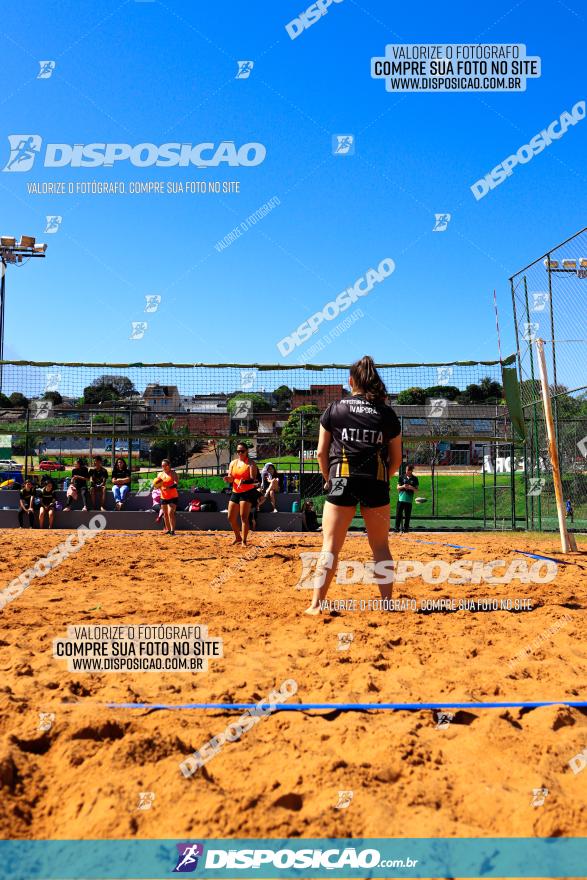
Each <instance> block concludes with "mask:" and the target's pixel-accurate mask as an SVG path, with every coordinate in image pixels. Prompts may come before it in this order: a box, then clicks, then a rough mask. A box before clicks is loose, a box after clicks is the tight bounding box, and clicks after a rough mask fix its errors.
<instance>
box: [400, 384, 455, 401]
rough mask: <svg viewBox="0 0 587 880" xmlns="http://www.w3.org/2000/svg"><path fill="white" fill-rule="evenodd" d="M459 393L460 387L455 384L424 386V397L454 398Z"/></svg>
mask: <svg viewBox="0 0 587 880" xmlns="http://www.w3.org/2000/svg"><path fill="white" fill-rule="evenodd" d="M401 393H402V394H403V392H401ZM460 393H461V389H460V388H457V386H456V385H431V386H430V387H429V388H424V394H425V395H426V397H435V398H440V397H442V398H444V399H445V400H456V399H457V397H458V396H459V394H460Z"/></svg>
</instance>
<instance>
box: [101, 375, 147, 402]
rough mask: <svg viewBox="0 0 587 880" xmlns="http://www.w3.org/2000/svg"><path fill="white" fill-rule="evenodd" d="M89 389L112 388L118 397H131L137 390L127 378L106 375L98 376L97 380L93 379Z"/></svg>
mask: <svg viewBox="0 0 587 880" xmlns="http://www.w3.org/2000/svg"><path fill="white" fill-rule="evenodd" d="M90 387H93V388H101V387H105V388H108V387H110V388H113V389H114V390H115V391H116V393H117V395H118V397H132V396H133V395H135V394H137V389H136V388H135V386H134V385H133V383H132V382H131V380H130V379H129V378H128V377H127V376H117V375H116V374H114V375H110V374H106V375H104V376H98V378H97V379H94V381H93V382H92V385H91V386H90Z"/></svg>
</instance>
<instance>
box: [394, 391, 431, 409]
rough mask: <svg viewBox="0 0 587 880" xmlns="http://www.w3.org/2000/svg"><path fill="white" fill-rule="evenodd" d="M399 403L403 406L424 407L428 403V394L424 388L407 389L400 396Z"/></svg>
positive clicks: (398, 397)
mask: <svg viewBox="0 0 587 880" xmlns="http://www.w3.org/2000/svg"><path fill="white" fill-rule="evenodd" d="M397 402H398V404H400V405H402V406H422V405H423V404H425V403H426V392H425V391H424V389H423V388H418V387H414V388H406V389H405V391H400V393H399V394H398V396H397Z"/></svg>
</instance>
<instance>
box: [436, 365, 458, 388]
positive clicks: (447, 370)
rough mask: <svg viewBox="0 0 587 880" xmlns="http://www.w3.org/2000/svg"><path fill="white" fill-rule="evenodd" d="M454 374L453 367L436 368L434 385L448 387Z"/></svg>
mask: <svg viewBox="0 0 587 880" xmlns="http://www.w3.org/2000/svg"><path fill="white" fill-rule="evenodd" d="M453 373H454V368H453V367H436V384H437V385H448V383H449V382H450V380H451V379H452V374H453Z"/></svg>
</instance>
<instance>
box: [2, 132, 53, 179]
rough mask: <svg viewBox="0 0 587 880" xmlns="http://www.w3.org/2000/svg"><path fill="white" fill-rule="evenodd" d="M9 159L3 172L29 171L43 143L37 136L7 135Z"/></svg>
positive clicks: (39, 136)
mask: <svg viewBox="0 0 587 880" xmlns="http://www.w3.org/2000/svg"><path fill="white" fill-rule="evenodd" d="M8 143H9V144H10V157H9V159H8V162H7V163H6V165H5V166H4V168H3V169H2V170H3V171H30V170H31V168H32V167H33V164H34V161H35V159H36V158H37V153H39V152H40V149H41V144H42V143H43V141H42V138H41V135H39V134H9V135H8Z"/></svg>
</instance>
